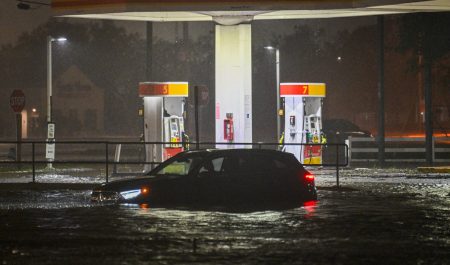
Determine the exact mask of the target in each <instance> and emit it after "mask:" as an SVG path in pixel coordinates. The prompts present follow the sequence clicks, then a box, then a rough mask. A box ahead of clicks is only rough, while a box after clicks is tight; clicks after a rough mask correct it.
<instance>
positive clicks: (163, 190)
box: [91, 149, 317, 207]
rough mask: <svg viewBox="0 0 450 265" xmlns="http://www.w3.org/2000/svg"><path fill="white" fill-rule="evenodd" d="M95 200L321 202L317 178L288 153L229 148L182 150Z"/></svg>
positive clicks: (102, 190) (107, 187)
mask: <svg viewBox="0 0 450 265" xmlns="http://www.w3.org/2000/svg"><path fill="white" fill-rule="evenodd" d="M91 199H92V201H96V202H117V203H133V204H147V205H148V206H149V207H167V206H239V205H260V206H261V205H266V206H269V205H275V204H279V203H280V204H284V203H286V204H288V203H301V202H305V201H310V200H317V193H316V187H315V184H314V175H312V174H311V173H310V172H308V171H307V170H305V169H304V168H303V166H302V165H301V164H300V162H299V161H298V160H297V159H296V158H295V157H294V156H293V155H292V154H290V153H284V152H280V151H275V150H257V149H227V150H223V149H222V150H199V151H187V152H182V153H179V154H177V155H175V156H174V157H172V158H170V159H168V160H166V161H165V162H163V163H162V164H160V165H159V166H158V167H156V168H155V169H153V170H152V171H150V172H149V173H148V174H147V176H145V177H140V178H135V179H128V180H121V181H114V182H110V183H105V184H102V185H101V186H99V187H97V188H95V189H94V190H93V192H92V195H91Z"/></svg>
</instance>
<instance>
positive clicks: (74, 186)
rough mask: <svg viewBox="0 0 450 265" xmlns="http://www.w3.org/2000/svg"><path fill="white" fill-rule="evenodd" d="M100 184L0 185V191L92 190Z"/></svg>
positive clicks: (30, 183) (31, 183)
mask: <svg viewBox="0 0 450 265" xmlns="http://www.w3.org/2000/svg"><path fill="white" fill-rule="evenodd" d="M98 185H100V184H99V183H36V182H35V183H33V182H29V183H0V191H11V190H37V191H43V190H92V189H93V188H94V187H95V186H98Z"/></svg>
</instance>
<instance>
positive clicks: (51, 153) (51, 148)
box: [45, 122, 55, 168]
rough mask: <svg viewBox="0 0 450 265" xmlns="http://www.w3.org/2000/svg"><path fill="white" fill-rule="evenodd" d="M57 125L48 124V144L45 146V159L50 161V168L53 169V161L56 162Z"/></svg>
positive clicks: (48, 165)
mask: <svg viewBox="0 0 450 265" xmlns="http://www.w3.org/2000/svg"><path fill="white" fill-rule="evenodd" d="M54 141H55V123H53V122H49V123H48V124H47V144H46V145H45V158H46V159H47V160H48V161H49V163H48V164H47V167H48V168H52V163H51V162H52V161H53V160H55V143H54Z"/></svg>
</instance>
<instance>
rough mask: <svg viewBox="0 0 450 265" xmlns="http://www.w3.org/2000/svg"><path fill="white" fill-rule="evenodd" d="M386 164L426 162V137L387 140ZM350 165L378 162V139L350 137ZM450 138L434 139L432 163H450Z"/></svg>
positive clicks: (348, 143) (348, 142) (348, 141)
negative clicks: (353, 163)
mask: <svg viewBox="0 0 450 265" xmlns="http://www.w3.org/2000/svg"><path fill="white" fill-rule="evenodd" d="M385 142H386V148H385V153H386V159H385V161H386V162H404V163H408V162H413V163H417V162H419V163H420V162H422V163H425V162H426V153H425V152H426V148H425V138H424V137H414V138H411V137H404V138H386V139H385ZM346 143H347V145H348V147H349V152H348V156H349V159H348V160H349V164H351V163H352V162H377V161H378V159H377V158H376V154H377V153H378V147H377V141H376V138H372V137H349V138H348V140H346ZM449 154H450V137H433V138H432V161H433V162H437V163H440V162H450V155H449Z"/></svg>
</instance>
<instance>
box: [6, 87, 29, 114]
mask: <svg viewBox="0 0 450 265" xmlns="http://www.w3.org/2000/svg"><path fill="white" fill-rule="evenodd" d="M9 105H10V106H11V108H12V110H13V111H14V112H21V111H22V110H23V108H24V107H25V94H24V93H23V92H22V90H19V89H15V90H14V91H13V92H12V94H11V97H10V98H9Z"/></svg>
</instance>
